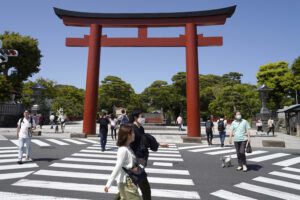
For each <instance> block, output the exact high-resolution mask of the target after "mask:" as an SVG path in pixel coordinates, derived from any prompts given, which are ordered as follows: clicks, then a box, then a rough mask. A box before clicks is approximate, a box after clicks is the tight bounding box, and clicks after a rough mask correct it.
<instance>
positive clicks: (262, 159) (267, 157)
mask: <svg viewBox="0 0 300 200" xmlns="http://www.w3.org/2000/svg"><path fill="white" fill-rule="evenodd" d="M289 155H290V154H288V153H274V154H271V155H266V156H261V157H256V158H250V159H248V161H252V162H262V161H266V160H272V159H275V158H281V157H284V156H289Z"/></svg>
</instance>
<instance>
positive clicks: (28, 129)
mask: <svg viewBox="0 0 300 200" xmlns="http://www.w3.org/2000/svg"><path fill="white" fill-rule="evenodd" d="M23 116H24V117H22V118H21V119H19V121H18V124H17V126H18V127H17V138H18V140H19V154H18V162H17V163H18V164H22V163H23V162H22V158H23V153H24V145H25V144H26V158H25V160H26V161H31V158H30V154H31V152H30V151H31V146H30V137H31V134H32V130H33V129H34V128H35V126H36V124H35V121H34V119H33V118H32V117H31V116H30V112H29V111H28V110H25V111H24V113H23Z"/></svg>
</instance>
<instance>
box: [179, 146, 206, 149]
mask: <svg viewBox="0 0 300 200" xmlns="http://www.w3.org/2000/svg"><path fill="white" fill-rule="evenodd" d="M205 147H209V146H208V145H196V146H185V147H178V149H179V150H186V149H195V148H205Z"/></svg>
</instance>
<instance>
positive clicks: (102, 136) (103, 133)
mask: <svg viewBox="0 0 300 200" xmlns="http://www.w3.org/2000/svg"><path fill="white" fill-rule="evenodd" d="M106 141H107V130H100V144H101V149H102V151H104V150H105V146H106Z"/></svg>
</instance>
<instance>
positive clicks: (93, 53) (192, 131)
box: [54, 6, 236, 137]
mask: <svg viewBox="0 0 300 200" xmlns="http://www.w3.org/2000/svg"><path fill="white" fill-rule="evenodd" d="M235 8H236V6H231V7H227V8H222V9H216V10H206V11H195V12H181V13H119V14H118V13H85V12H75V11H68V10H62V9H59V8H54V11H55V13H56V15H57V16H58V17H59V18H61V19H62V20H63V23H64V24H65V25H66V26H80V27H89V28H90V34H89V35H85V36H84V37H83V38H67V39H66V46H69V47H88V48H89V52H88V68H87V79H86V94H85V101H84V122H83V133H84V134H85V135H88V134H95V133H96V114H97V99H98V86H99V69H100V66H99V64H100V49H101V47H185V48H186V73H187V77H186V89H187V94H186V95H187V124H188V136H189V137H200V136H201V128H200V107H199V79H198V75H199V70H198V47H199V46H222V45H223V38H222V37H204V36H203V35H202V34H199V35H198V34H197V26H210V25H223V24H225V22H226V19H227V18H230V17H231V16H232V15H233V13H234V11H235ZM107 27H108V28H119V27H130V28H137V29H138V36H137V37H135V38H110V37H107V36H106V35H102V28H107ZM149 27H185V34H184V35H180V36H179V37H171V38H151V37H148V34H147V33H148V28H149ZM100 101H101V99H100Z"/></svg>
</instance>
